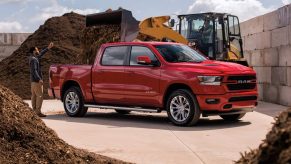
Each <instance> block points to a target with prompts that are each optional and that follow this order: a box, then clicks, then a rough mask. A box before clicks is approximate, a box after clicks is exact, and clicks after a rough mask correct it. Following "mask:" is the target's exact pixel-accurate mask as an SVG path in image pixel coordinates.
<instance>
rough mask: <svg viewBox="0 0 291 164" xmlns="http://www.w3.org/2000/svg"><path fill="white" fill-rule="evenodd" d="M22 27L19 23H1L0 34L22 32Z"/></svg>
mask: <svg viewBox="0 0 291 164" xmlns="http://www.w3.org/2000/svg"><path fill="white" fill-rule="evenodd" d="M22 30H23V28H22V25H21V24H20V23H19V22H17V21H12V22H9V21H6V22H0V32H22Z"/></svg>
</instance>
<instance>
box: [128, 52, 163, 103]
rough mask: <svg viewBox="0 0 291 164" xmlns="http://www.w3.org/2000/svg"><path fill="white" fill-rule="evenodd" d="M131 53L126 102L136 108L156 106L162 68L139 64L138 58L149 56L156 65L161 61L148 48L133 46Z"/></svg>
mask: <svg viewBox="0 0 291 164" xmlns="http://www.w3.org/2000/svg"><path fill="white" fill-rule="evenodd" d="M130 52H131V53H130V56H129V59H128V64H127V65H128V66H126V67H125V72H126V79H125V80H126V83H125V88H126V91H125V92H126V95H125V100H126V101H127V102H128V103H129V104H131V105H135V106H156V105H157V104H159V102H158V99H159V98H158V95H159V82H160V76H161V72H160V67H159V66H153V65H141V64H138V62H137V57H138V56H148V57H150V59H151V60H152V61H153V62H155V63H159V61H158V59H157V57H156V56H155V54H154V53H153V52H152V51H151V50H150V49H149V48H148V47H144V46H132V48H131V51H130Z"/></svg>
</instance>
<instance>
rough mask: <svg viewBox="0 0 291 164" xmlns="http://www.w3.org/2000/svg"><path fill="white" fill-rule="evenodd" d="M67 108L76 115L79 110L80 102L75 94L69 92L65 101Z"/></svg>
mask: <svg viewBox="0 0 291 164" xmlns="http://www.w3.org/2000/svg"><path fill="white" fill-rule="evenodd" d="M65 104H66V108H67V110H68V111H69V112H70V113H75V112H76V111H77V110H78V109H79V105H80V100H79V97H78V95H77V94H76V93H75V92H69V93H68V94H67V95H66V99H65Z"/></svg>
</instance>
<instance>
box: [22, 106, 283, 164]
mask: <svg viewBox="0 0 291 164" xmlns="http://www.w3.org/2000/svg"><path fill="white" fill-rule="evenodd" d="M27 102H29V101H27ZM286 108H287V107H284V106H279V105H274V104H270V103H264V102H260V103H259V106H258V107H257V111H260V112H262V113H259V112H252V113H248V114H247V115H246V116H245V117H244V118H243V120H242V121H240V122H237V123H233V122H225V121H223V120H222V119H220V118H219V117H210V118H202V119H201V120H200V121H199V123H198V124H197V126H194V127H176V126H173V125H172V124H171V123H170V122H169V120H168V119H167V116H166V113H160V114H149V113H135V112H133V113H132V114H130V115H120V114H117V113H115V112H114V111H113V110H98V109H90V110H89V112H88V114H87V115H86V117H84V118H70V117H67V116H66V115H65V114H64V112H63V106H62V104H61V102H59V101H56V100H46V101H44V104H43V111H44V113H46V114H48V117H46V118H44V119H43V121H44V122H45V123H46V125H47V126H48V127H50V128H52V129H53V130H55V131H56V133H57V134H58V135H59V137H60V138H62V139H64V140H65V141H66V142H68V143H69V144H71V145H74V146H76V147H79V148H83V149H87V150H89V151H92V152H95V153H98V154H102V155H106V156H110V157H114V158H117V159H121V160H124V161H129V162H135V163H167V164H168V163H175V164H177V163H181V164H187V163H195V164H196V163H215V164H218V163H223V164H225V163H232V162H233V161H234V160H237V159H239V158H240V152H244V151H247V150H249V149H252V148H256V147H258V146H259V144H260V143H261V140H262V139H264V138H265V136H266V134H267V132H268V131H269V130H270V128H271V126H272V125H271V123H272V122H273V120H274V119H273V117H272V116H273V115H275V114H277V113H278V112H279V111H282V110H284V109H286ZM263 113H265V114H263ZM266 114H268V115H266Z"/></svg>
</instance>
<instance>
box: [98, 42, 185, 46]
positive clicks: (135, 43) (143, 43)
mask: <svg viewBox="0 0 291 164" xmlns="http://www.w3.org/2000/svg"><path fill="white" fill-rule="evenodd" d="M114 45H181V43H174V42H113V43H105V44H103V46H114Z"/></svg>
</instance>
